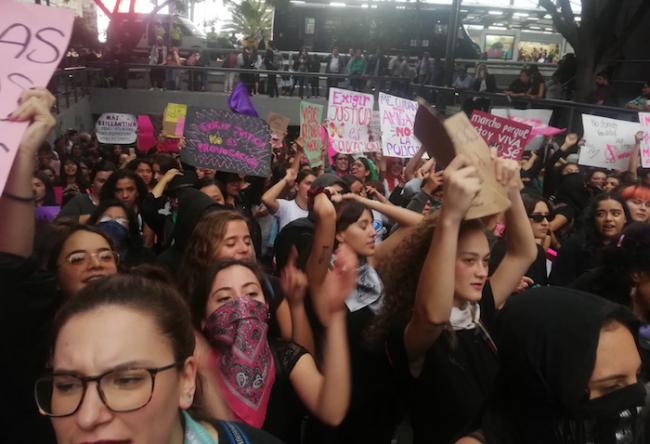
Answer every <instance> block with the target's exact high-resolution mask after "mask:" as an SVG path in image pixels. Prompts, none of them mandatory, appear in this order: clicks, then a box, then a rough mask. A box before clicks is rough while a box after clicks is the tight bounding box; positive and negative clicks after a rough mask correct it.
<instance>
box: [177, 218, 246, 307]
mask: <svg viewBox="0 0 650 444" xmlns="http://www.w3.org/2000/svg"><path fill="white" fill-rule="evenodd" d="M236 221H242V222H244V223H247V221H246V218H245V217H244V216H243V215H242V214H241V213H238V212H237V211H230V210H224V211H214V212H211V213H208V214H206V215H205V216H203V217H202V218H201V219H200V220H199V223H198V224H196V227H195V228H194V231H192V235H191V236H190V239H189V240H188V242H187V247H186V248H185V254H184V256H183V262H182V264H181V270H180V276H181V278H180V285H179V286H180V289H181V290H182V291H183V294H185V296H186V297H187V298H188V299H187V300H188V301H191V300H192V299H193V298H194V297H196V295H195V292H196V290H197V288H198V287H199V286H200V282H201V281H202V279H203V278H204V276H205V275H206V274H207V273H208V271H209V270H210V267H212V265H214V263H215V256H216V254H217V252H218V251H219V250H220V249H221V243H222V242H223V239H224V237H225V236H226V231H227V229H228V224H229V223H230V222H236Z"/></svg>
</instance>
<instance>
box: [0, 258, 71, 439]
mask: <svg viewBox="0 0 650 444" xmlns="http://www.w3.org/2000/svg"><path fill="white" fill-rule="evenodd" d="M0 288H1V289H2V290H1V291H0V294H1V295H2V297H0V304H1V305H0V327H1V328H2V330H1V331H0V336H1V338H0V353H1V356H2V364H0V381H3V383H2V384H0V400H1V402H0V443H11V444H34V443H38V444H50V443H54V442H55V439H54V433H53V431H52V427H51V425H50V420H49V418H47V417H45V416H42V415H40V414H39V413H38V409H37V407H36V401H35V400H34V382H35V381H36V379H37V378H38V377H39V376H41V375H42V374H43V373H44V371H45V364H46V360H47V356H48V347H49V333H50V327H51V322H52V319H53V317H54V313H55V311H56V309H57V308H58V306H59V304H60V301H61V299H60V294H59V293H58V291H57V289H56V288H57V286H56V281H55V277H54V275H52V274H51V273H44V272H40V271H38V268H37V262H36V261H35V260H33V259H26V258H22V257H18V256H14V255H10V254H7V253H0Z"/></svg>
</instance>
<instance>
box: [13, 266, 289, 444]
mask: <svg viewBox="0 0 650 444" xmlns="http://www.w3.org/2000/svg"><path fill="white" fill-rule="evenodd" d="M194 347H195V341H194V335H193V334H192V324H191V316H190V313H189V310H188V309H187V305H186V304H185V303H184V301H183V300H182V298H181V297H180V295H179V294H178V293H177V291H176V290H174V289H173V288H172V287H171V286H169V285H167V284H164V283H162V282H159V281H155V280H152V279H147V278H144V277H141V276H133V275H116V276H112V277H110V278H107V279H102V280H99V281H96V282H92V283H91V284H89V285H88V286H87V287H86V288H84V289H83V290H82V291H81V292H80V293H79V294H77V295H75V296H73V297H71V298H69V299H68V300H67V301H66V303H65V304H64V305H63V306H62V307H61V310H60V311H59V312H58V314H57V317H56V320H55V322H54V328H53V342H52V354H51V357H50V361H49V366H50V368H49V369H48V371H47V372H46V373H45V374H43V375H42V377H40V378H38V379H37V380H36V383H35V384H34V391H33V393H34V395H35V398H36V404H37V405H38V409H39V412H40V413H41V414H42V415H46V416H49V417H50V420H51V422H52V426H53V428H54V431H55V433H56V442H57V443H58V444H73V443H80V442H84V443H90V442H93V443H100V442H101V443H130V444H163V443H164V444H217V443H226V444H231V443H242V444H280V441H278V440H277V439H276V438H274V437H273V436H271V435H269V434H268V433H264V432H263V431H260V430H256V429H255V428H253V427H250V426H248V425H246V424H241V423H235V422H229V421H216V420H202V419H203V418H202V415H201V414H200V413H198V409H197V408H196V405H201V400H200V399H196V398H199V397H200V396H199V393H197V390H196V389H197V380H196V379H197V373H196V358H195V357H194V356H193V352H194ZM14 442H15V441H14Z"/></svg>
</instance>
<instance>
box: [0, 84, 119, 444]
mask: <svg viewBox="0 0 650 444" xmlns="http://www.w3.org/2000/svg"><path fill="white" fill-rule="evenodd" d="M53 104H54V97H53V96H52V95H51V94H50V93H49V92H48V91H47V90H46V89H44V88H35V89H30V90H28V91H25V92H24V93H23V94H22V96H21V99H20V104H19V106H18V108H17V109H16V110H15V111H14V112H13V113H12V114H11V117H10V118H9V119H10V120H11V121H15V122H30V124H29V126H28V127H27V130H26V132H25V134H24V135H23V138H22V140H21V142H20V146H19V148H18V151H17V153H16V158H15V161H14V163H13V165H12V166H11V170H10V172H9V176H8V179H7V183H6V186H5V188H4V191H3V193H2V196H1V197H0V214H1V215H2V217H0V289H1V290H0V293H1V294H2V298H0V321H1V322H0V326H2V331H1V332H0V333H2V334H0V337H1V338H2V339H0V347H1V348H2V350H3V351H4V352H5V353H6V354H7V356H11V359H12V365H2V366H0V378H2V380H4V381H11V383H10V384H7V385H5V387H3V389H2V392H1V393H0V397H1V398H2V400H3V403H6V405H11V409H10V410H9V411H6V412H5V414H3V415H0V416H1V419H0V442H7V443H9V442H11V443H19V442H29V443H49V442H52V432H51V426H50V425H49V423H48V421H45V420H43V419H42V418H39V416H38V414H37V412H36V411H35V409H34V406H33V403H32V402H29V398H30V393H31V392H32V390H33V388H32V387H33V383H34V380H35V379H36V377H37V375H38V374H39V373H40V372H41V371H42V369H43V366H44V364H45V361H46V358H47V338H48V337H49V336H48V334H49V327H50V323H51V321H52V319H53V317H54V313H55V311H56V309H57V308H58V307H59V306H60V304H61V301H62V300H64V299H67V298H69V297H71V296H73V295H75V294H76V293H78V292H79V291H80V290H81V289H82V288H83V287H85V286H86V285H88V283H89V282H91V281H93V280H95V279H99V278H101V277H105V276H109V275H112V274H115V273H117V255H116V254H115V252H114V250H113V246H112V244H111V240H110V238H109V237H108V236H106V235H105V234H104V233H102V232H100V231H99V230H97V229H96V228H94V227H91V226H72V227H67V228H65V229H64V230H63V231H62V232H59V233H58V234H57V236H58V237H59V239H58V240H57V241H54V244H55V246H54V251H53V252H52V253H51V254H50V255H49V261H46V260H45V259H44V258H38V257H34V232H35V225H34V223H35V222H34V211H35V205H34V200H35V198H34V194H33V191H32V181H31V178H32V172H33V171H34V167H35V157H36V156H35V153H36V152H37V150H38V147H39V146H40V144H41V143H42V142H43V141H44V140H45V138H46V137H47V134H48V133H49V131H50V130H51V128H52V127H53V126H54V123H55V121H54V117H52V115H51V114H50V111H49V110H50V108H51V107H52V105H53ZM45 262H49V263H48V264H47V265H46V268H47V269H46V270H42V269H41V264H42V263H45Z"/></svg>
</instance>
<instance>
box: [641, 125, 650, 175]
mask: <svg viewBox="0 0 650 444" xmlns="http://www.w3.org/2000/svg"><path fill="white" fill-rule="evenodd" d="M639 122H640V123H641V131H643V132H644V133H645V134H644V135H643V140H642V141H641V166H642V167H643V168H650V113H639Z"/></svg>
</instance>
